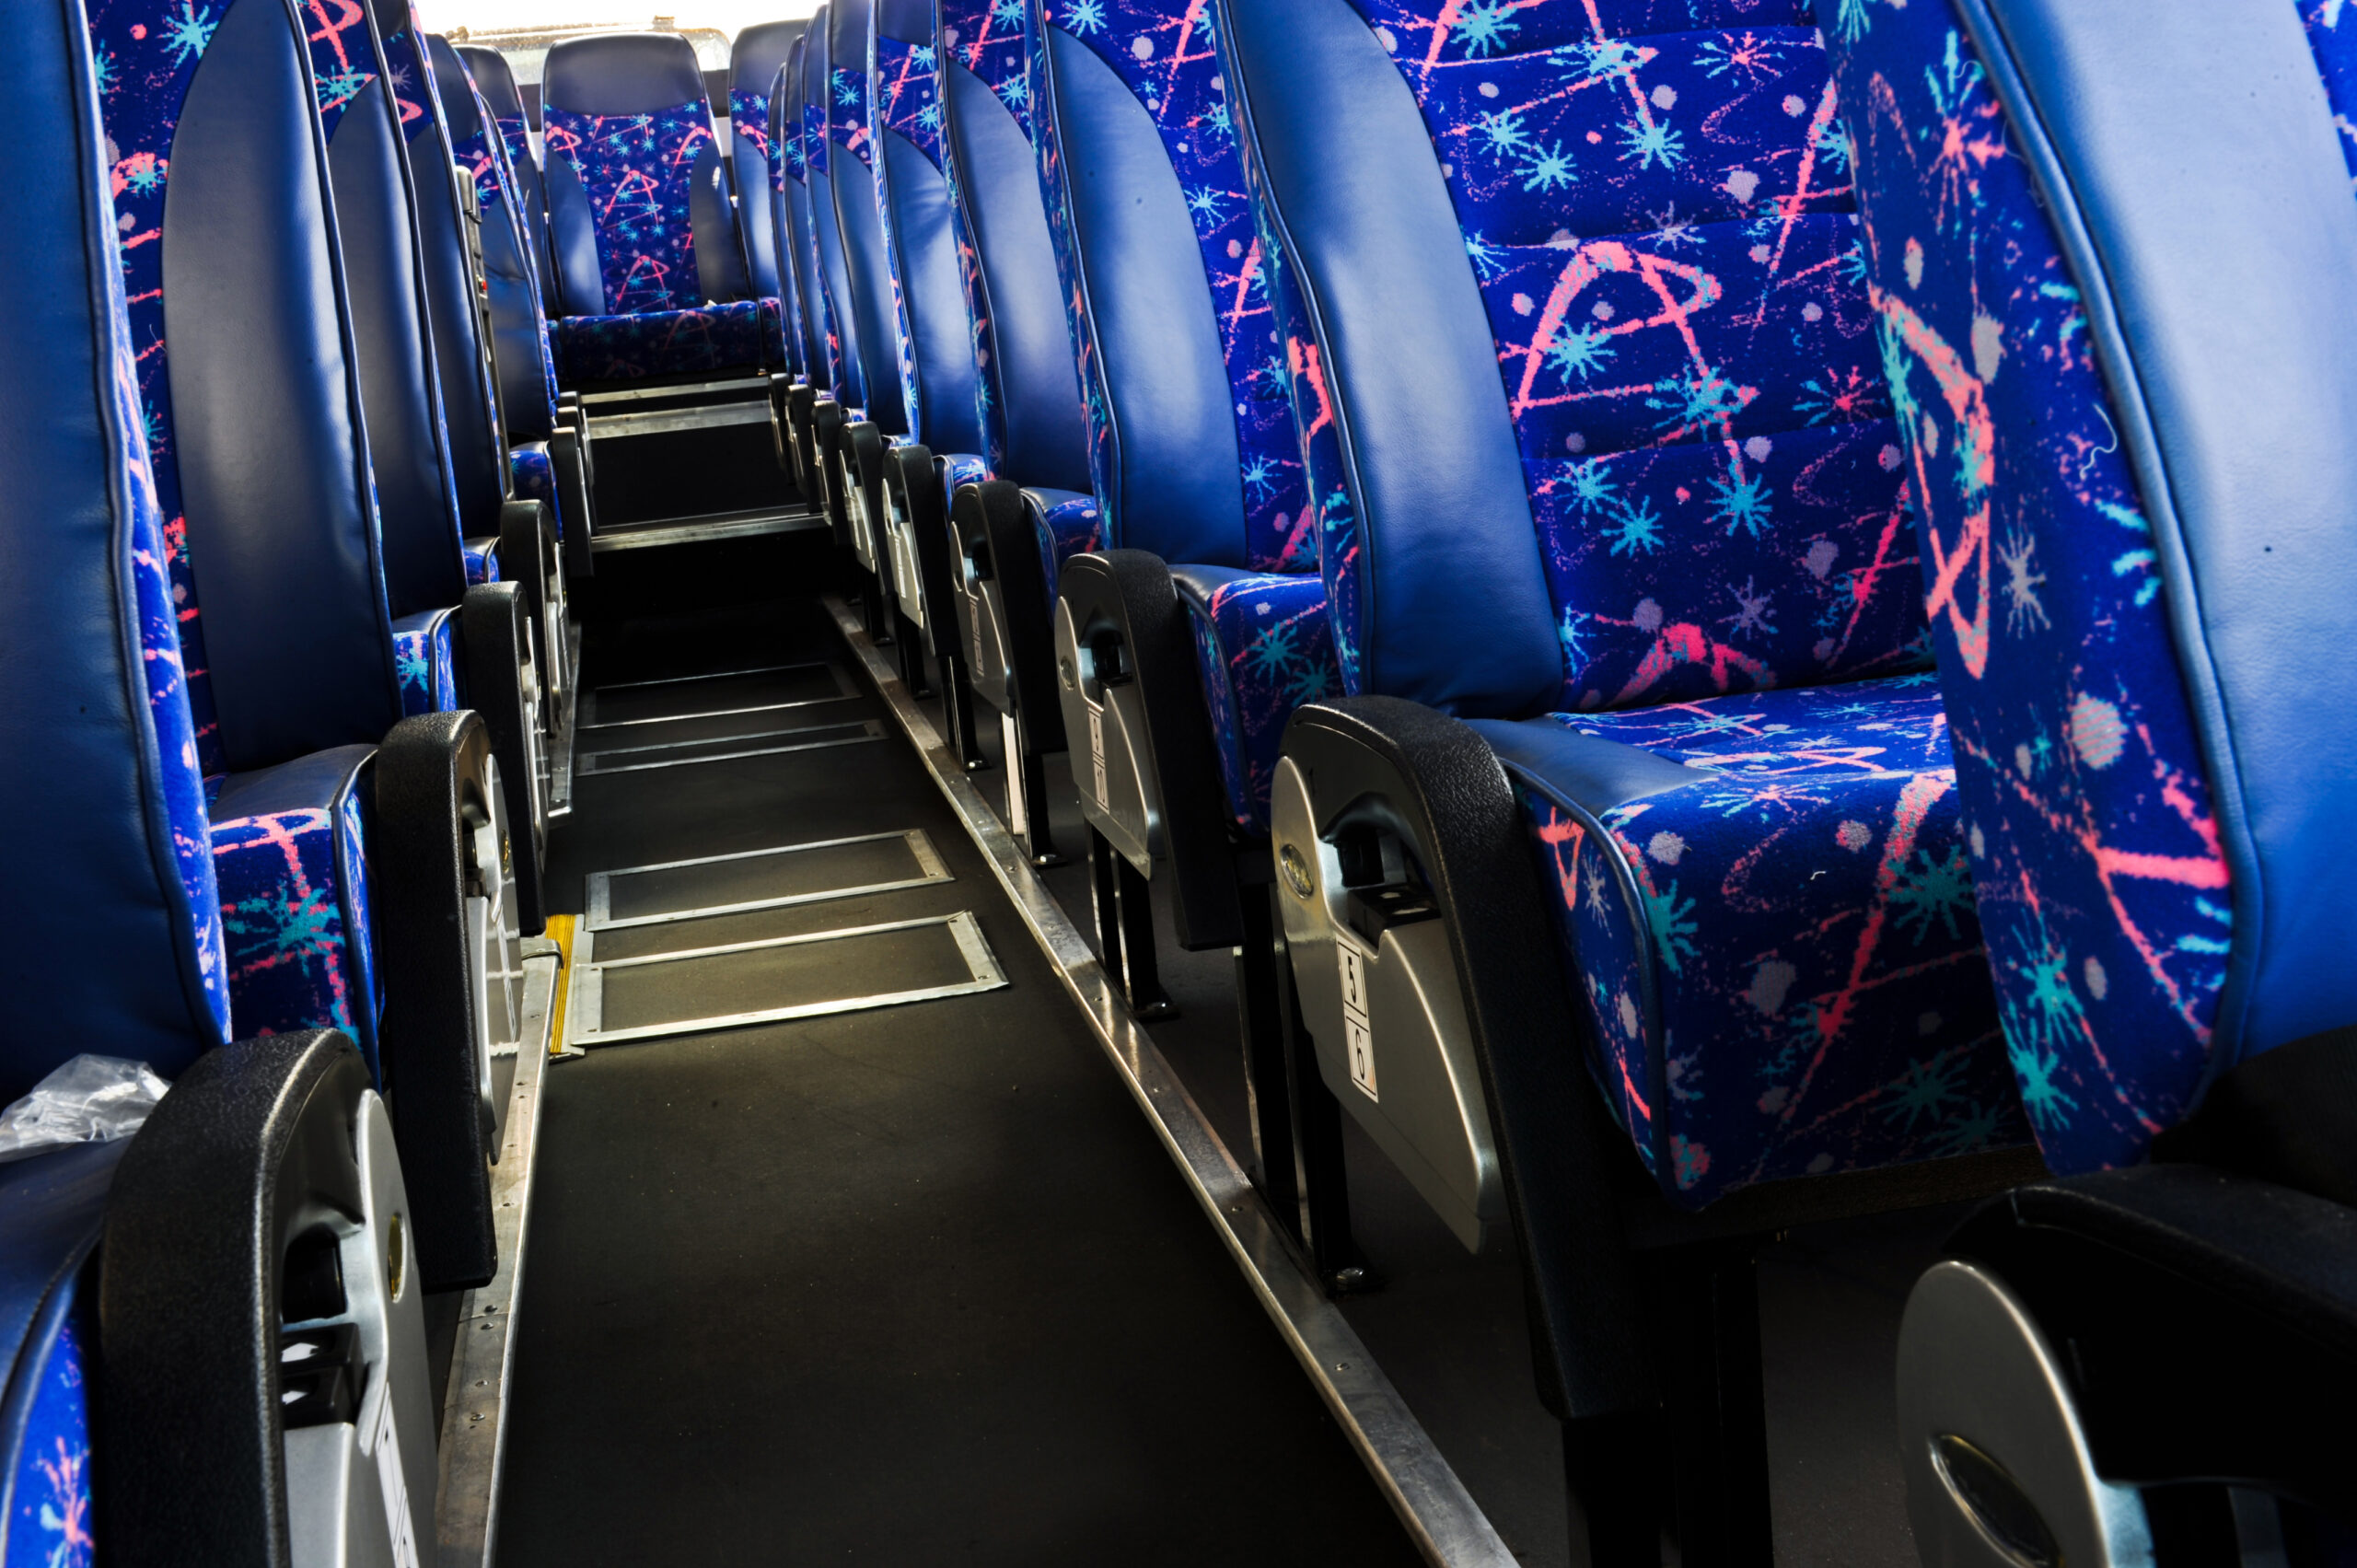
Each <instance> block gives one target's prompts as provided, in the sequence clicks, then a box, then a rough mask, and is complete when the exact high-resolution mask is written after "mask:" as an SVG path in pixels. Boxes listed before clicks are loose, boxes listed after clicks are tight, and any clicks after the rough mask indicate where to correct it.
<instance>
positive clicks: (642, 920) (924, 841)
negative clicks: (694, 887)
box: [581, 828, 957, 931]
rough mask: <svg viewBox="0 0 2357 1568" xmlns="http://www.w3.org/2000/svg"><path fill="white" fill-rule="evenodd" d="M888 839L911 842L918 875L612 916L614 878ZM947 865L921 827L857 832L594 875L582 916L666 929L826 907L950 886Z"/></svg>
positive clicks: (587, 922) (613, 927)
mask: <svg viewBox="0 0 2357 1568" xmlns="http://www.w3.org/2000/svg"><path fill="white" fill-rule="evenodd" d="M887 839H900V840H903V841H905V842H907V844H908V846H909V854H911V856H913V857H914V858H915V860H916V863H917V870H918V873H919V875H917V876H914V877H901V878H900V879H899V880H897V881H891V882H868V883H863V884H862V885H860V886H858V887H853V888H825V889H819V891H817V892H812V893H788V894H784V895H782V896H780V897H777V898H773V899H748V900H743V901H741V902H737V903H733V904H706V905H704V906H702V908H699V909H685V910H667V911H665V912H662V913H660V914H636V915H630V916H627V917H625V918H623V919H621V920H617V919H615V918H614V915H613V879H614V878H615V877H634V876H637V875H640V874H641V873H644V872H648V871H676V870H678V869H679V867H681V866H683V865H718V864H720V863H721V862H723V861H730V860H756V859H759V858H760V857H761V856H763V855H787V854H802V853H804V852H805V851H808V850H819V849H839V848H841V847H842V846H843V845H844V844H870V843H880V842H883V841H885V840H887ZM956 879H957V878H956V877H953V876H951V875H950V871H949V867H948V866H947V865H946V864H945V863H944V862H943V861H942V858H941V856H940V854H937V853H936V852H935V849H934V847H933V841H932V840H931V839H929V838H927V837H925V835H924V830H923V829H922V828H911V829H909V830H907V831H906V832H899V833H857V834H853V836H852V837H850V838H844V839H814V840H811V841H810V842H807V843H798V844H772V845H771V846H770V847H769V848H767V849H749V850H739V851H738V852H737V853H736V854H705V855H698V856H697V857H696V858H694V859H693V860H663V861H657V862H656V863H655V864H653V865H621V866H617V867H615V868H614V869H613V870H611V871H593V872H591V873H590V874H589V887H588V899H587V903H588V906H589V909H588V912H587V913H586V914H585V915H583V916H582V917H581V929H583V930H584V931H621V930H624V929H626V928H628V927H630V926H633V925H662V924H666V923H669V922H671V921H677V920H700V919H702V918H703V917H704V916H707V915H715V914H741V913H743V912H746V911H748V910H766V909H787V908H790V907H792V906H794V905H795V904H816V903H824V902H826V901H827V900H830V899H852V898H857V897H859V896H860V895H862V894H865V893H891V892H898V891H899V890H900V889H903V888H923V887H929V886H931V885H932V884H933V883H935V882H951V881H955V880H956Z"/></svg>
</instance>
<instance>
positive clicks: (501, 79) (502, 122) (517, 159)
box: [459, 43, 556, 301]
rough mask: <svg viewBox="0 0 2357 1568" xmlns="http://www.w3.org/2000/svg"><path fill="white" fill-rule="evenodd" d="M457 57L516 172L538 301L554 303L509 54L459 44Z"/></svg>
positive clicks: (537, 185) (527, 135) (539, 202)
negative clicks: (488, 111) (470, 79)
mask: <svg viewBox="0 0 2357 1568" xmlns="http://www.w3.org/2000/svg"><path fill="white" fill-rule="evenodd" d="M459 62H460V63H461V64H464V65H465V66H466V68H467V75H469V76H470V77H472V78H473V79H474V84H475V90H476V91H477V92H479V93H481V94H482V99H483V103H484V104H485V106H487V107H488V108H489V110H491V122H492V125H493V128H494V129H495V130H496V131H497V132H498V134H499V141H500V145H501V146H502V147H503V148H505V151H506V154H507V161H508V163H509V164H510V165H511V166H512V168H513V169H514V172H515V176H516V183H515V187H514V194H515V206H516V216H517V222H518V223H520V224H521V225H522V226H523V229H524V238H525V241H526V242H527V243H528V245H530V247H531V249H532V261H533V264H534V269H535V275H536V276H537V277H538V278H539V280H540V297H541V298H542V299H543V300H544V301H545V300H549V299H553V298H554V297H556V273H554V272H553V271H552V270H551V268H550V264H549V203H548V192H547V189H546V187H545V184H544V182H543V181H542V180H541V178H540V159H539V158H538V157H535V156H534V154H533V152H532V129H531V123H530V122H529V121H528V120H527V119H526V118H525V115H524V95H523V94H522V93H520V92H518V91H517V88H516V73H515V72H514V71H513V70H511V69H510V68H509V66H508V64H507V56H505V54H502V53H501V52H499V51H498V50H496V49H493V48H491V47H489V46H488V45H485V44H480V43H468V44H460V45H459Z"/></svg>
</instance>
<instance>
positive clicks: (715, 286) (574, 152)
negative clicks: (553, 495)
mask: <svg viewBox="0 0 2357 1568" xmlns="http://www.w3.org/2000/svg"><path fill="white" fill-rule="evenodd" d="M541 98H542V102H541V110H540V124H541V132H542V138H543V140H544V142H545V144H546V145H547V148H548V166H547V168H546V170H545V178H546V180H547V182H548V186H549V193H548V194H549V209H550V213H549V215H550V224H551V227H552V238H553V241H554V249H555V267H556V272H557V276H558V288H559V292H560V294H561V296H562V303H563V316H562V319H560V320H559V321H558V323H557V328H556V342H557V358H558V361H559V365H560V368H561V369H562V371H563V374H564V375H566V376H567V377H572V378H573V379H575V380H593V381H594V380H621V379H633V378H636V377H645V376H656V375H672V374H679V373H683V372H692V371H709V370H718V369H727V368H733V367H737V366H745V367H759V366H765V365H772V364H777V363H780V362H781V358H782V355H783V353H784V342H783V327H782V323H781V320H780V318H779V316H778V314H777V308H776V305H775V303H774V301H768V302H764V301H762V300H759V299H752V298H747V297H745V285H744V279H743V276H742V265H741V262H740V261H739V260H738V258H737V256H736V255H735V254H733V252H734V250H735V246H736V233H735V228H734V224H733V221H732V219H731V217H730V215H729V207H728V203H727V200H726V190H725V188H724V187H723V185H722V183H721V180H720V165H719V154H718V151H717V149H716V146H715V145H714V136H713V129H712V109H711V106H710V104H709V103H707V102H706V101H705V99H704V95H703V79H702V75H700V74H699V73H698V71H697V69H696V64H695V52H694V50H693V49H692V48H691V46H690V45H689V44H688V42H687V41H686V40H685V39H682V38H678V37H673V36H667V35H655V34H631V35H621V36H616V37H608V38H584V39H573V40H568V41H564V42H562V43H559V44H558V45H557V46H556V47H555V48H554V49H552V50H551V51H550V52H549V59H548V64H547V65H546V67H545V68H544V75H543V81H542V85H541Z"/></svg>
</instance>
